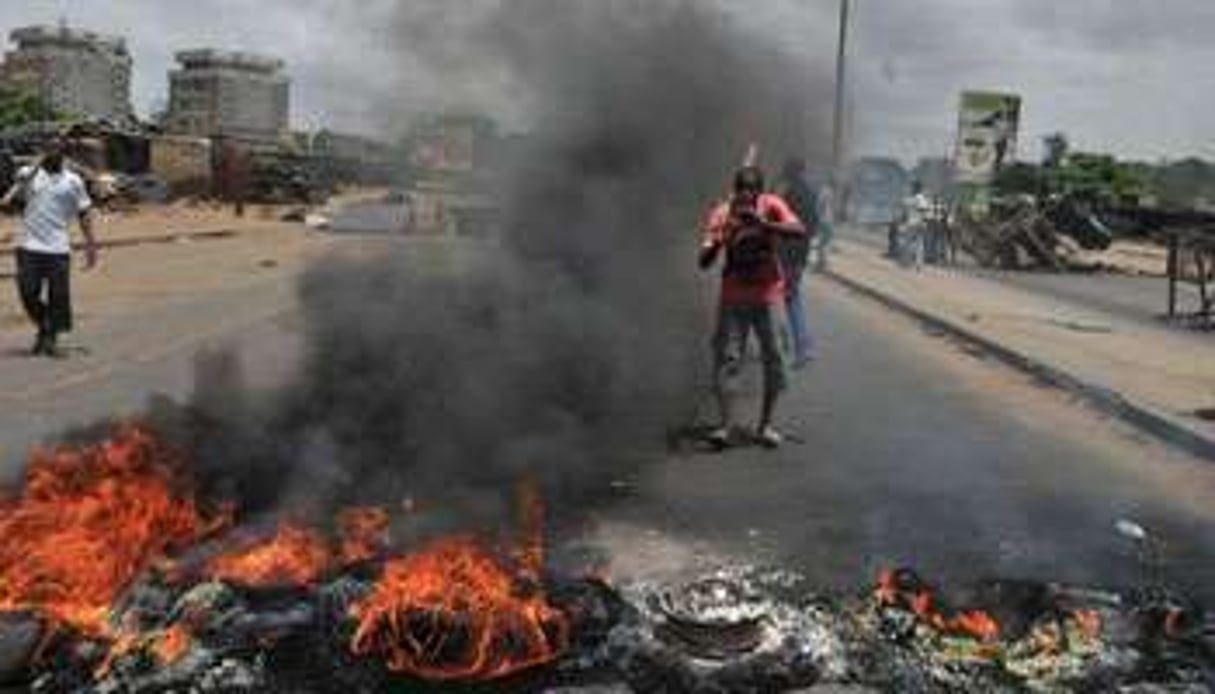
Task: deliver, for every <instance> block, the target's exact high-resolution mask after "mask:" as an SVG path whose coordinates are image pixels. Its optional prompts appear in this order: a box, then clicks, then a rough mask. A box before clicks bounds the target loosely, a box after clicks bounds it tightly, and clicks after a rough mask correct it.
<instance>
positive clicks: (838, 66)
mask: <svg viewBox="0 0 1215 694" xmlns="http://www.w3.org/2000/svg"><path fill="white" fill-rule="evenodd" d="M850 4H851V2H850V0H840V39H839V46H838V47H837V50H838V52H837V53H836V56H835V123H834V130H833V131H832V137H833V140H832V149H831V168H832V171H831V178H832V182H833V184H834V188H835V193H836V195H835V200H836V207H837V208H838V206H839V202H838V201H839V200H840V199H841V198H842V196H841V195H840V187H841V184H842V183H843V178H844V106H845V105H844V101H845V99H846V96H847V88H846V81H847V78H848V62H847V61H848V11H849V5H850Z"/></svg>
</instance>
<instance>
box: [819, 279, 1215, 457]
mask: <svg viewBox="0 0 1215 694" xmlns="http://www.w3.org/2000/svg"><path fill="white" fill-rule="evenodd" d="M822 276H823V277H826V278H827V279H830V280H832V281H833V282H835V283H836V284H839V285H840V286H842V287H844V288H846V289H849V290H851V291H853V292H855V293H857V294H860V295H862V296H864V297H866V298H869V299H871V300H873V301H876V302H878V303H880V304H882V305H883V306H885V307H887V308H889V309H892V310H894V311H897V312H899V313H902V314H904V315H906V316H909V317H911V318H914V319H915V320H917V321H919V322H921V323H924V324H926V325H928V326H931V327H932V328H934V329H936V330H940V331H942V332H944V333H946V334H948V335H951V336H953V337H956V338H958V339H960V340H963V341H964V342H967V343H970V344H972V345H974V346H976V347H978V348H979V349H982V350H983V351H984V352H986V353H988V354H990V355H992V356H994V357H995V358H997V359H999V360H1000V361H1001V362H1003V363H1005V364H1007V365H1008V366H1011V367H1013V368H1015V369H1017V370H1019V371H1022V372H1024V373H1027V374H1029V375H1031V376H1033V377H1034V378H1036V379H1038V380H1040V381H1042V382H1044V383H1047V384H1049V385H1051V386H1053V387H1055V388H1059V389H1061V390H1065V391H1068V392H1070V393H1072V394H1074V395H1076V396H1078V397H1080V398H1081V399H1083V400H1084V401H1085V402H1086V403H1088V404H1089V405H1090V406H1092V407H1095V408H1096V409H1098V410H1100V411H1101V412H1104V413H1106V414H1110V415H1113V416H1115V417H1118V418H1119V419H1121V420H1122V421H1124V422H1126V423H1128V424H1130V425H1131V426H1133V427H1135V428H1136V429H1138V430H1140V431H1143V432H1145V433H1147V434H1150V435H1151V436H1153V437H1155V438H1156V439H1158V440H1160V441H1162V442H1164V443H1166V444H1168V445H1170V446H1173V447H1176V448H1180V449H1182V450H1184V451H1186V452H1187V453H1190V454H1192V455H1195V456H1198V457H1200V458H1203V459H1205V460H1209V461H1212V462H1215V438H1211V437H1209V436H1207V435H1205V434H1203V433H1201V432H1199V431H1196V430H1194V429H1192V428H1190V427H1188V426H1186V425H1185V424H1183V423H1181V422H1178V421H1176V419H1175V418H1174V417H1172V416H1170V415H1168V414H1166V413H1163V412H1161V411H1159V410H1158V409H1156V408H1153V407H1150V406H1147V405H1144V404H1141V403H1138V402H1135V401H1134V400H1132V399H1129V398H1127V397H1126V396H1124V395H1122V394H1121V393H1119V392H1117V391H1115V390H1112V389H1110V388H1108V387H1106V386H1103V385H1101V384H1096V383H1091V382H1089V381H1086V380H1084V379H1082V378H1079V377H1077V376H1075V375H1073V374H1070V373H1068V372H1066V371H1064V370H1062V369H1060V368H1057V367H1055V366H1051V365H1050V364H1047V363H1045V362H1043V361H1041V360H1039V359H1037V358H1035V357H1032V356H1030V355H1028V354H1026V353H1024V352H1022V351H1020V350H1016V349H1013V348H1011V347H1009V346H1007V345H1004V344H1001V343H1000V342H997V341H996V340H993V339H991V338H989V337H985V336H983V335H980V334H979V333H977V332H975V331H974V330H971V329H969V328H967V327H965V326H963V325H959V324H958V323H956V322H954V321H951V320H949V319H946V318H942V317H940V316H937V315H934V314H932V313H930V312H928V311H925V310H923V309H920V308H917V307H915V306H913V305H911V304H909V303H907V302H906V301H903V300H902V299H899V298H898V297H896V296H893V295H892V294H890V293H888V292H884V291H882V290H880V289H876V288H874V287H873V286H871V285H869V284H867V283H865V282H863V281H861V280H857V279H854V278H852V277H848V276H846V275H842V274H840V273H839V272H837V271H835V270H827V271H825V272H823V273H822Z"/></svg>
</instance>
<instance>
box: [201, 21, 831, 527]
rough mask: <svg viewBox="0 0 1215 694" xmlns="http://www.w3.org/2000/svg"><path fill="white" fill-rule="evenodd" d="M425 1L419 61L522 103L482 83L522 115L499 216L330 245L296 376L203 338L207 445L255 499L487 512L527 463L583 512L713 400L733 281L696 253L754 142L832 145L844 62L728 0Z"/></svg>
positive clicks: (306, 302) (212, 475)
mask: <svg viewBox="0 0 1215 694" xmlns="http://www.w3.org/2000/svg"><path fill="white" fill-rule="evenodd" d="M409 5H410V7H411V9H408V10H404V9H403V10H401V11H400V13H399V16H398V18H397V19H398V22H397V23H396V26H394V28H393V30H394V31H397V32H399V35H400V36H402V37H408V36H415V37H416V36H425V37H426V40H419V41H416V42H411V41H406V40H404V39H403V40H402V49H401V50H402V60H403V61H409V63H410V64H412V65H423V66H427V67H428V68H429V69H433V70H436V71H439V74H440V77H442V76H444V72H443V71H447V74H446V78H447V79H450V80H451V81H452V83H453V92H456V93H459V94H463V95H466V96H468V99H467V102H468V104H469V105H473V104H474V103H475V102H476V100H477V99H478V98H479V95H478V89H477V85H476V83H475V82H471V83H470V82H468V80H475V79H476V77H477V75H478V74H479V73H480V72H481V71H484V72H485V74H492V75H496V76H499V77H500V76H502V75H504V74H505V75H506V76H507V77H505V78H502V79H507V80H508V81H509V84H510V89H509V90H507V91H509V92H510V97H509V98H510V100H511V103H482V104H477V105H479V106H480V107H482V108H485V109H486V110H488V112H489V115H491V116H492V115H495V114H496V113H497V111H498V110H499V109H500V110H502V111H512V112H523V113H526V114H527V133H528V134H527V136H526V137H525V138H524V144H523V145H522V146H521V148H520V149H521V151H520V152H518V153H517V156H515V157H514V158H513V159H514V161H513V164H512V166H511V168H510V170H509V171H508V172H507V174H506V175H504V176H503V181H504V182H503V184H502V190H501V191H500V192H501V195H502V201H503V215H504V231H503V234H502V238H500V239H497V240H495V241H494V242H490V243H487V244H485V245H483V246H481V247H477V248H467V247H460V248H457V249H455V250H449V251H439V250H435V249H430V250H425V251H424V250H417V251H416V252H415V251H402V253H403V254H404V255H393V254H390V255H389V256H388V257H384V256H380V257H377V258H374V259H370V260H369V259H365V258H364V259H350V258H345V259H341V258H333V259H326V260H324V261H322V262H319V263H318V264H316V266H315V267H313V268H312V269H311V270H310V271H309V272H308V273H307V274H306V276H305V277H304V278H303V280H302V282H301V285H300V298H301V304H302V310H303V314H304V317H305V325H306V347H305V355H304V358H303V359H302V363H301V364H300V366H299V369H298V373H297V374H296V376H295V378H293V379H291V381H290V382H289V383H287V384H286V385H285V386H283V387H282V388H281V389H280V390H278V391H276V392H274V393H272V394H258V393H249V392H246V390H245V389H244V388H243V387H242V385H241V378H240V374H239V365H238V364H236V363H235V362H234V361H233V360H232V359H231V358H230V357H225V356H223V355H212V356H210V357H208V358H206V359H204V360H203V363H202V364H201V368H200V372H199V373H200V376H199V379H198V388H197V393H196V397H195V402H194V403H192V405H191V408H190V413H191V415H190V417H191V423H190V426H189V427H187V431H188V432H189V433H188V436H189V445H190V446H191V447H192V448H193V449H194V450H195V452H196V455H197V458H198V460H199V461H200V464H202V465H204V466H207V467H211V468H216V469H213V470H204V478H205V479H208V480H213V481H222V483H223V484H225V485H227V486H228V487H229V488H226V489H220V490H217V491H218V492H219V493H221V494H234V495H237V496H238V498H240V499H241V500H242V501H243V502H244V503H246V504H247V505H252V506H254V507H262V508H265V507H274V506H276V505H279V504H282V503H291V504H294V503H296V502H298V501H299V500H300V499H307V500H310V501H311V502H313V503H315V502H317V501H318V500H319V501H321V502H322V503H326V504H328V503H339V502H341V503H345V502H349V501H351V500H354V499H357V500H359V501H384V500H394V499H400V498H402V497H403V496H406V495H421V496H427V497H429V496H433V495H441V496H442V497H443V498H445V499H449V500H454V501H453V502H452V503H453V504H455V507H458V506H459V504H458V501H459V500H460V499H466V500H468V501H469V502H470V503H469V504H468V506H472V507H477V508H492V503H491V504H488V505H487V504H486V501H485V499H486V498H493V497H494V496H496V495H498V494H500V493H501V492H510V491H512V490H513V489H514V486H515V484H516V483H518V482H520V481H525V480H526V481H532V482H534V483H536V484H538V485H540V486H541V487H542V491H543V493H544V494H545V495H546V497H547V498H549V499H550V500H552V499H556V500H559V501H560V502H561V503H560V504H553V505H554V506H557V507H559V508H563V509H566V510H569V509H573V508H579V507H581V506H582V504H584V503H586V502H588V501H590V500H591V499H593V498H594V495H595V493H596V492H597V491H598V490H600V489H602V488H603V486H604V485H605V484H606V483H607V482H609V481H611V480H613V479H617V478H619V477H620V476H624V475H627V474H629V472H630V471H632V470H634V469H635V468H636V467H637V466H638V465H641V464H643V463H644V462H646V461H647V460H651V459H653V458H654V457H656V456H658V455H661V454H662V446H663V442H664V438H663V437H664V432H665V430H666V429H667V427H670V426H673V425H677V424H680V423H686V422H687V420H688V418H689V417H691V416H692V415H693V412H694V410H695V408H696V403H697V400H698V398H701V397H703V395H704V394H703V392H702V385H703V380H704V379H703V374H704V372H705V371H706V368H707V362H708V353H707V352H708V350H707V345H708V323H709V320H710V318H711V304H712V301H713V299H714V296H713V292H714V291H715V287H714V286H713V285H712V284H711V283H708V282H706V281H702V280H700V279H698V277H697V275H696V272H695V261H694V258H695V252H696V245H697V236H696V230H697V226H698V224H699V221H700V219H701V216H702V214H703V213H704V211H705V208H706V206H707V205H708V204H709V203H710V202H712V201H713V200H714V199H715V198H716V197H718V196H720V195H721V194H722V193H723V192H724V190H725V186H726V185H727V182H728V180H729V177H730V174H731V173H732V170H733V168H734V167H736V166H737V164H738V162H739V159H740V157H741V156H742V153H743V151H744V150H745V148H746V146H747V145H748V144H749V143H751V142H756V143H758V144H759V145H760V148H761V152H762V158H763V160H764V163H766V164H767V165H768V168H769V169H771V168H772V166H773V165H776V164H778V163H779V160H780V159H781V158H783V157H784V156H787V155H790V154H799V155H803V156H805V155H809V156H811V157H814V156H816V155H820V154H821V147H822V144H823V143H824V142H825V141H826V138H824V137H822V136H821V135H820V131H819V129H818V127H817V125H816V123H815V122H814V119H813V117H812V113H814V111H813V110H812V108H811V106H812V105H813V104H814V103H815V99H818V98H820V97H821V96H822V95H824V94H828V93H829V90H828V88H827V87H828V86H829V83H828V82H827V80H826V79H824V78H822V76H821V75H819V74H816V73H813V72H809V71H808V70H807V69H806V67H805V66H802V65H798V64H796V63H795V62H794V61H792V60H790V59H789V58H787V57H786V56H785V55H784V54H783V53H782V52H781V50H780V49H779V48H777V47H774V46H773V45H771V44H770V43H768V42H767V41H766V40H765V39H764V37H763V36H762V35H761V34H759V33H755V32H751V31H749V30H747V29H745V28H742V27H739V26H738V25H737V24H736V23H735V22H733V21H731V20H730V18H729V16H728V15H726V14H725V13H723V11H721V10H718V9H715V8H714V6H713V5H711V4H709V3H700V2H696V3H692V2H677V1H674V0H670V1H667V0H645V1H644V2H642V1H639V0H515V1H512V2H509V3H501V4H496V3H494V4H491V3H473V4H470V5H469V6H468V7H469V8H470V9H468V10H467V11H466V12H465V13H464V14H462V15H461V17H460V19H459V21H458V22H452V23H445V22H442V21H437V20H435V16H434V14H433V13H434V12H436V10H435V8H436V7H439V6H438V5H432V4H428V3H409ZM450 5H451V3H443V4H442V7H448V6H450ZM418 8H423V9H418ZM427 15H429V20H428V21H432V22H434V24H432V25H430V27H429V28H432V29H434V31H429V32H428V31H426V29H427V28H428V27H427V25H419V24H418V22H420V21H423V19H424V18H425V17H426V16H427ZM442 16H443V15H442V14H441V13H440V17H442ZM436 27H437V28H436ZM435 32H438V33H435ZM444 32H446V33H444ZM502 79H499V78H498V77H495V79H494V80H493V84H494V88H493V89H492V90H490V92H491V93H493V94H494V95H495V98H498V99H500V98H502V96H501V90H500V89H499V87H500V86H501V85H502V83H503V82H502Z"/></svg>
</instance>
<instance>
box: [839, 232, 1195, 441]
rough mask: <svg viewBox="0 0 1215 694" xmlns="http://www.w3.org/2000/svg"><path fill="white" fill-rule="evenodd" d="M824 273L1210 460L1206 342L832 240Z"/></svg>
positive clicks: (1162, 328)
mask: <svg viewBox="0 0 1215 694" xmlns="http://www.w3.org/2000/svg"><path fill="white" fill-rule="evenodd" d="M836 248H837V253H836V254H835V255H834V256H833V257H832V267H831V271H830V272H829V273H828V274H829V276H830V277H832V278H833V279H835V280H836V281H838V282H840V283H842V284H844V285H846V286H849V287H851V288H852V289H855V290H857V291H860V292H862V293H864V294H867V295H869V296H870V297H872V298H874V299H877V300H879V301H881V302H882V303H885V304H887V305H888V306H891V307H892V308H895V309H897V310H900V311H901V312H904V313H907V314H910V315H912V316H914V317H916V318H918V319H920V320H923V321H925V322H927V323H929V324H931V325H933V326H934V327H937V328H939V329H942V330H944V331H946V332H949V333H951V334H953V335H955V336H958V337H961V338H964V339H966V340H969V341H971V342H974V343H978V344H979V345H980V346H982V347H983V348H985V350H986V351H988V352H990V353H992V354H993V355H995V356H997V357H999V358H1001V359H1002V360H1004V361H1005V362H1008V363H1010V364H1012V365H1013V366H1016V367H1018V368H1021V369H1023V370H1025V371H1027V372H1030V373H1032V374H1033V375H1035V376H1036V377H1039V378H1041V379H1043V380H1045V381H1047V382H1049V383H1051V384H1053V385H1056V386H1059V387H1062V388H1065V389H1067V390H1070V391H1072V392H1074V393H1076V394H1077V395H1079V396H1081V397H1082V398H1084V399H1085V400H1087V401H1088V402H1089V403H1091V404H1093V405H1096V406H1097V407H1099V408H1101V409H1103V410H1105V411H1108V412H1110V413H1111V414H1115V415H1117V416H1119V417H1122V418H1123V419H1125V420H1127V421H1128V422H1130V423H1131V424H1134V425H1135V426H1138V427H1140V428H1141V429H1143V430H1145V431H1148V432H1149V433H1152V434H1154V435H1156V436H1158V437H1161V438H1163V439H1165V440H1166V441H1168V442H1169V443H1172V444H1175V445H1179V446H1182V447H1184V448H1186V449H1188V450H1190V451H1191V452H1193V453H1196V454H1199V455H1202V456H1203V457H1206V458H1211V459H1215V422H1211V421H1208V420H1204V419H1201V418H1200V417H1198V416H1197V414H1196V413H1197V412H1198V411H1199V410H1201V409H1205V408H1213V407H1215V341H1212V339H1211V338H1209V337H1208V336H1203V335H1197V334H1190V333H1183V332H1178V331H1174V330H1170V329H1168V328H1166V327H1164V326H1154V325H1151V324H1148V323H1145V322H1142V321H1133V320H1129V319H1127V318H1126V317H1124V316H1119V315H1116V314H1114V313H1108V312H1105V311H1102V310H1099V309H1095V308H1092V307H1087V306H1081V305H1079V304H1075V303H1071V302H1068V301H1066V300H1062V299H1060V298H1058V297H1052V296H1048V295H1045V294H1043V293H1038V292H1033V291H1029V290H1025V289H1021V288H1017V287H1012V286H1008V285H1007V284H1001V283H998V282H994V281H992V280H988V279H984V278H982V277H976V276H972V275H968V274H965V273H961V272H955V271H951V270H950V269H948V268H938V267H933V266H926V267H925V268H924V269H923V270H921V271H916V270H912V269H905V268H900V267H897V266H896V265H894V264H893V263H891V262H890V261H889V260H888V259H886V258H884V257H883V256H882V254H881V252H880V250H878V249H875V248H871V247H867V246H865V245H862V244H859V243H855V242H851V241H848V240H840V241H838V242H837V245H836Z"/></svg>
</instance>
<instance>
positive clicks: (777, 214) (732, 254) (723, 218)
mask: <svg viewBox="0 0 1215 694" xmlns="http://www.w3.org/2000/svg"><path fill="white" fill-rule="evenodd" d="M756 213H757V214H758V215H759V216H760V217H761V218H763V219H764V220H766V221H768V222H772V223H774V224H800V223H801V222H800V221H799V220H798V218H797V215H796V214H794V212H793V210H792V209H790V207H789V204H788V203H786V202H785V201H784V200H783V199H782V198H781V197H780V196H778V195H772V194H770V193H764V194H763V195H760V196H759V199H758V200H757V201H756ZM802 233H805V232H804V231H803V232H802ZM779 242H780V240H779V238H778V234H775V233H772V232H767V231H764V230H763V229H762V228H760V227H758V226H745V225H743V224H740V223H739V222H738V221H737V220H735V219H733V218H732V217H731V215H730V202H729V201H726V202H723V203H720V204H718V205H717V207H715V208H713V211H712V212H711V213H710V214H709V219H708V221H706V222H705V227H704V244H705V245H706V246H708V245H716V244H720V245H722V246H723V247H724V249H725V255H726V261H725V267H724V268H722V271H721V302H722V303H723V304H730V305H744V306H754V305H764V304H775V303H779V302H781V301H783V300H784V292H785V278H784V275H783V273H782V272H781V267H780V259H779V257H778V255H777V244H778V243H779Z"/></svg>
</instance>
